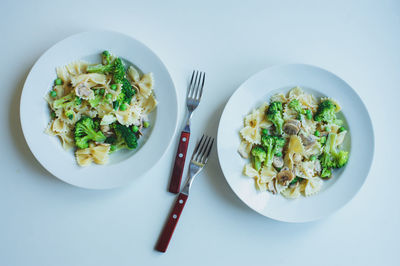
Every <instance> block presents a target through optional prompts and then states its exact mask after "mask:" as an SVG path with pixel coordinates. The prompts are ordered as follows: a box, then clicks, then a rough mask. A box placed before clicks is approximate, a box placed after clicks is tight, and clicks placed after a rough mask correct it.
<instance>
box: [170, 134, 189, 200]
mask: <svg viewBox="0 0 400 266" xmlns="http://www.w3.org/2000/svg"><path fill="white" fill-rule="evenodd" d="M189 138H190V133H189V132H185V131H182V133H181V137H180V138H179V146H178V151H177V152H176V156H175V163H174V169H173V170H172V176H171V181H170V183H169V188H168V191H169V192H171V193H175V194H177V193H179V190H180V188H181V180H182V174H183V168H184V167H185V159H186V152H187V149H188V145H189Z"/></svg>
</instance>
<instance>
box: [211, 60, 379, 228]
mask: <svg viewBox="0 0 400 266" xmlns="http://www.w3.org/2000/svg"><path fill="white" fill-rule="evenodd" d="M295 86H300V87H302V88H303V89H304V90H305V91H306V92H311V93H313V94H314V95H315V96H317V97H320V96H329V97H332V98H334V99H336V100H337V101H338V102H339V103H340V104H341V106H342V113H343V115H344V118H345V121H346V124H347V128H348V129H349V133H350V138H347V139H348V140H347V143H344V145H345V148H346V149H348V150H350V159H349V162H348V164H347V165H346V167H344V168H343V169H340V171H336V172H335V173H334V174H335V175H334V177H333V178H331V179H330V180H329V181H324V185H323V188H322V191H320V193H319V194H317V195H314V196H310V197H308V198H305V197H300V198H298V199H296V200H290V199H286V198H284V197H283V196H281V195H273V194H271V193H269V192H259V191H256V188H255V185H254V180H253V179H251V178H249V177H246V176H244V175H243V174H242V171H243V167H244V165H245V164H246V163H248V161H247V160H246V159H243V158H241V157H240V155H239V154H238V152H237V149H238V147H239V143H240V138H239V130H240V129H241V128H242V127H243V118H244V116H245V115H247V114H248V113H249V112H250V111H251V110H253V109H254V108H257V107H258V106H260V105H261V104H262V103H263V102H265V101H268V100H269V97H270V96H271V95H273V94H275V93H277V92H287V91H288V90H289V89H291V88H293V87H295ZM217 147H218V157H219V161H220V165H221V168H222V171H223V173H224V175H225V178H226V180H227V181H228V183H229V185H230V186H231V188H232V190H233V191H234V192H235V193H236V195H237V196H238V197H239V198H240V199H241V200H242V201H243V202H244V203H246V204H247V205H248V206H249V207H250V208H252V209H253V210H255V211H257V212H259V213H260V214H262V215H264V216H267V217H269V218H272V219H275V220H279V221H285V222H306V221H312V220H316V219H319V218H321V217H324V216H327V215H329V214H331V213H333V212H334V211H336V210H338V209H339V208H341V207H342V206H344V205H345V204H346V203H347V202H348V201H350V199H351V198H352V197H353V196H354V195H355V194H356V193H357V191H358V190H359V189H360V188H361V186H362V184H363V183H364V181H365V180H366V178H367V175H368V172H369V169H370V166H371V163H372V158H373V153H374V134H373V129H372V124H371V120H370V117H369V115H368V112H367V109H366V108H365V106H364V104H363V102H362V101H361V99H360V97H359V96H358V95H357V93H356V92H355V91H354V90H353V89H352V88H351V87H350V86H349V85H348V84H347V83H346V82H344V81H343V80H342V79H340V78H339V77H337V76H336V75H334V74H332V73H330V72H328V71H326V70H323V69H321V68H318V67H314V66H309V65H302V64H292V65H283V66H276V67H272V68H268V69H265V70H263V71H261V72H259V73H257V74H256V75H254V76H252V77H251V78H250V79H248V80H247V81H246V82H244V83H243V84H242V85H241V86H240V87H239V88H238V89H237V90H236V92H235V93H234V94H233V95H232V97H231V98H230V99H229V101H228V103H227V104H226V106H225V109H224V112H223V113H222V116H221V121H220V123H219V127H218V138H217Z"/></svg>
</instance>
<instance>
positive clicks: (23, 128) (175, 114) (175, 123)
mask: <svg viewBox="0 0 400 266" xmlns="http://www.w3.org/2000/svg"><path fill="white" fill-rule="evenodd" d="M90 34H96V35H97V34H100V35H101V34H110V35H114V36H116V35H118V36H121V37H122V38H128V39H130V40H131V41H133V42H136V43H137V44H138V45H140V46H142V47H143V48H144V49H147V50H148V51H149V52H150V53H151V54H152V55H153V56H154V58H155V59H156V60H157V61H158V62H159V64H160V66H162V68H163V70H165V74H166V77H167V79H168V81H169V82H170V85H171V87H172V88H173V90H172V91H173V95H172V99H173V101H174V105H175V106H176V108H175V109H174V110H171V114H172V115H171V117H172V118H173V121H170V122H171V124H172V123H173V129H172V132H171V138H169V140H168V143H167V144H166V145H165V148H164V149H163V150H162V151H161V152H160V153H159V156H158V158H157V159H155V160H153V166H154V165H156V164H157V163H158V162H160V160H161V159H162V158H163V157H164V156H165V154H166V152H167V150H168V149H169V148H170V146H171V143H172V140H173V137H174V136H175V135H176V131H177V126H178V113H179V103H178V95H177V90H176V86H175V83H174V81H173V79H172V76H171V74H170V72H169V70H168V68H167V66H166V65H165V63H164V61H163V60H161V58H160V57H159V56H158V55H157V54H156V52H155V51H153V50H152V49H151V48H150V47H149V46H147V45H146V44H144V43H143V42H141V41H139V40H138V39H136V38H134V37H132V36H131V35H128V34H125V33H122V32H119V31H114V30H88V31H82V32H77V33H75V34H72V35H69V36H67V37H65V38H63V39H61V40H59V41H56V42H55V43H54V44H52V45H51V46H50V47H48V48H47V49H46V50H45V51H44V52H43V53H42V54H41V55H40V56H39V57H38V58H37V59H36V60H35V62H34V63H33V65H32V67H31V68H30V70H29V72H28V74H27V76H26V78H25V81H24V84H23V86H22V91H21V94H20V98H19V108H18V111H19V120H20V121H19V122H20V125H21V131H22V134H23V136H24V139H25V142H26V144H27V146H28V148H29V150H30V151H31V153H32V154H33V156H34V158H35V159H36V161H37V162H39V164H40V165H41V166H42V167H43V168H44V169H45V170H46V171H47V172H48V173H50V174H51V175H52V176H54V177H56V178H57V179H58V180H60V181H62V182H64V183H67V184H70V185H72V186H75V187H80V188H85V189H93V190H107V189H115V188H120V187H123V186H127V185H129V184H131V183H132V182H133V181H134V180H135V179H137V178H139V177H141V176H143V175H145V174H146V173H147V172H149V171H150V170H151V169H152V168H153V166H151V167H148V168H147V169H145V170H144V171H142V173H140V174H139V175H135V176H132V178H128V179H126V180H125V181H124V182H120V183H118V184H113V185H108V186H96V185H87V184H85V185H82V184H76V183H74V182H71V181H70V180H65V179H64V178H61V177H59V176H58V175H57V174H56V173H55V172H54V171H52V170H50V169H49V168H48V167H46V164H45V163H44V162H43V161H42V160H40V159H39V156H38V153H37V151H36V150H34V149H32V146H31V144H30V142H31V141H34V140H30V138H29V136H28V135H29V134H28V133H27V128H26V125H25V124H24V117H23V114H24V112H25V111H24V109H23V108H24V106H23V104H22V103H23V101H24V95H25V94H26V89H25V88H26V87H27V84H28V82H29V81H30V79H31V78H32V73H33V71H34V70H35V69H36V67H38V62H40V61H41V60H43V58H45V56H46V55H47V54H48V53H50V52H51V51H52V50H53V49H55V47H56V46H58V45H60V44H61V43H64V42H67V41H69V40H70V39H74V38H78V37H80V36H85V35H90ZM121 56H123V57H124V55H121ZM74 60H79V59H75V58H71V62H72V61H74ZM25 101H26V100H25ZM43 134H45V133H44V129H43ZM145 144H146V143H144V144H143V146H145ZM60 145H61V143H60ZM64 151H65V150H64ZM65 152H69V151H65ZM127 160H129V158H128V159H127ZM96 166H97V165H96ZM89 167H93V166H89ZM98 167H107V164H106V165H102V166H98Z"/></svg>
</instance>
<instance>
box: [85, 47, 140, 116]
mask: <svg viewBox="0 0 400 266" xmlns="http://www.w3.org/2000/svg"><path fill="white" fill-rule="evenodd" d="M103 62H104V63H106V64H105V65H103V64H99V65H94V66H88V67H87V71H88V72H89V73H91V72H96V73H109V74H112V75H113V82H114V83H115V84H121V85H122V88H121V92H120V94H119V95H118V98H117V100H116V102H118V103H115V102H114V109H115V110H117V109H118V107H119V106H121V105H122V104H123V103H127V104H130V102H131V99H132V97H133V96H134V95H135V93H136V90H134V89H133V87H132V85H131V84H130V82H129V80H128V79H127V78H126V72H125V66H124V63H123V62H122V60H121V58H115V60H114V61H111V56H110V53H109V52H108V51H104V52H103Z"/></svg>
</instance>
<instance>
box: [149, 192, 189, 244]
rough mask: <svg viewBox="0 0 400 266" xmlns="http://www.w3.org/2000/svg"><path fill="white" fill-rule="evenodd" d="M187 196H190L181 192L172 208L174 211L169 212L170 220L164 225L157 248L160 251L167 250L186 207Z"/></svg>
mask: <svg viewBox="0 0 400 266" xmlns="http://www.w3.org/2000/svg"><path fill="white" fill-rule="evenodd" d="M187 198H188V196H187V195H185V194H183V193H179V195H178V197H177V199H176V202H175V205H174V208H173V209H172V212H171V213H170V214H169V216H168V220H167V222H166V224H165V225H164V228H163V230H162V233H161V235H160V238H159V239H158V242H157V245H156V250H158V251H160V252H165V251H166V250H167V248H168V244H169V242H170V240H171V237H172V234H173V233H174V231H175V227H176V225H177V224H178V221H179V217H180V216H181V213H182V210H183V207H185V204H186V201H187Z"/></svg>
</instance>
